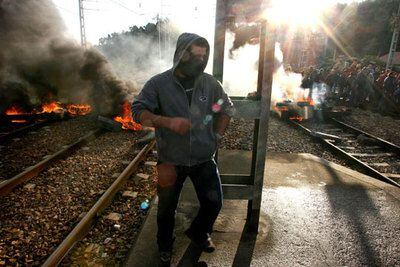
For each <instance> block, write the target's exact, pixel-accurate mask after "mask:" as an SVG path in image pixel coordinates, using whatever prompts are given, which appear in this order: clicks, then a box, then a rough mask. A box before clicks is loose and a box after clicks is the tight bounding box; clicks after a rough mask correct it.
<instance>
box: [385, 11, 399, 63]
mask: <svg viewBox="0 0 400 267" xmlns="http://www.w3.org/2000/svg"><path fill="white" fill-rule="evenodd" d="M399 24H400V4H399V9H398V10H397V14H396V17H395V20H394V30H393V37H392V43H391V44H390V50H389V54H388V59H387V63H386V70H391V69H392V68H393V58H394V55H395V53H396V47H397V41H398V39H399V29H400V25H399Z"/></svg>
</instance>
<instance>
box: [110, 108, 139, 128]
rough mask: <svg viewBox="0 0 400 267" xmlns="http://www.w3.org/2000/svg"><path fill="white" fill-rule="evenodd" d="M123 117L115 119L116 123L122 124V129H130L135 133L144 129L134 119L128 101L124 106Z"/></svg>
mask: <svg viewBox="0 0 400 267" xmlns="http://www.w3.org/2000/svg"><path fill="white" fill-rule="evenodd" d="M121 115H122V116H117V117H115V118H114V120H115V121H117V122H120V123H121V124H122V129H129V130H134V131H139V130H141V129H142V125H140V124H139V123H136V122H135V121H134V120H133V118H132V112H131V105H130V104H129V102H128V101H125V102H124V103H123V104H122V112H121Z"/></svg>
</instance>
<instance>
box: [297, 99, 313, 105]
mask: <svg viewBox="0 0 400 267" xmlns="http://www.w3.org/2000/svg"><path fill="white" fill-rule="evenodd" d="M297 102H308V105H309V106H314V105H315V103H314V100H313V99H312V98H310V97H307V98H299V99H298V100H297Z"/></svg>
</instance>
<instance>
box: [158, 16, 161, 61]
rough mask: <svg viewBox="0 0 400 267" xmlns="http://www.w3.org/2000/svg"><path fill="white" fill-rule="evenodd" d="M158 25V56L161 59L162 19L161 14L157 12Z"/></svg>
mask: <svg viewBox="0 0 400 267" xmlns="http://www.w3.org/2000/svg"><path fill="white" fill-rule="evenodd" d="M157 26H158V58H159V60H161V19H160V15H159V14H157Z"/></svg>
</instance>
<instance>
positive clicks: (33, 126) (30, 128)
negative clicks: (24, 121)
mask: <svg viewBox="0 0 400 267" xmlns="http://www.w3.org/2000/svg"><path fill="white" fill-rule="evenodd" d="M48 123H49V121H47V120H44V121H39V122H35V123H32V124H29V125H25V126H22V127H21V128H18V129H16V130H14V131H12V132H9V133H6V134H4V135H1V136H0V143H5V142H6V141H8V140H10V139H11V138H14V137H17V136H19V135H21V134H24V133H26V132H29V131H33V130H35V129H38V128H40V127H43V126H45V125H46V124H48Z"/></svg>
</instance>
